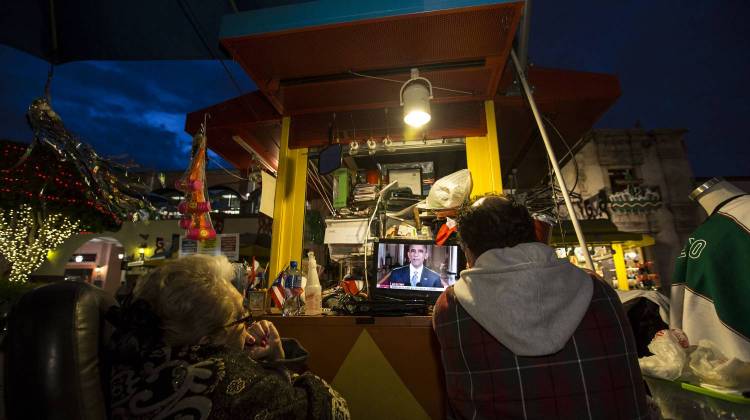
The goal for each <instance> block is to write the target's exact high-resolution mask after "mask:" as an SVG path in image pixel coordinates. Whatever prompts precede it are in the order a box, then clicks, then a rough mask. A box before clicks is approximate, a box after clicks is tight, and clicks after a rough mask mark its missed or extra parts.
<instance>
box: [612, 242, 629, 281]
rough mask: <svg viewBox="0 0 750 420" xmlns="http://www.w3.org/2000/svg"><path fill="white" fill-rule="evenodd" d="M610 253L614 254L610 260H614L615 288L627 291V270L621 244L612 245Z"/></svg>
mask: <svg viewBox="0 0 750 420" xmlns="http://www.w3.org/2000/svg"><path fill="white" fill-rule="evenodd" d="M612 251H613V252H614V255H612V258H613V259H614V260H615V273H616V274H617V288H618V289H620V290H629V289H630V286H629V285H628V269H627V266H626V265H625V252H624V251H623V249H622V244H612Z"/></svg>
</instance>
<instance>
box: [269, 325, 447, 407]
mask: <svg viewBox="0 0 750 420" xmlns="http://www.w3.org/2000/svg"><path fill="white" fill-rule="evenodd" d="M266 319H269V320H271V321H272V322H273V323H274V324H275V325H276V327H277V329H278V330H279V333H280V334H281V335H282V336H283V337H293V338H296V339H297V340H299V342H300V343H301V344H302V345H303V346H304V347H305V348H306V349H307V350H308V351H309V352H310V358H309V360H308V367H309V368H310V371H312V372H313V373H315V374H316V375H318V376H320V377H321V378H323V379H325V380H326V381H327V382H329V383H331V384H332V385H333V387H334V388H335V389H336V390H337V391H339V392H340V393H341V394H342V395H343V396H344V397H345V398H346V399H347V401H348V403H349V409H350V410H351V413H352V418H353V419H389V420H395V419H426V418H433V419H442V418H444V417H445V406H444V404H445V385H444V377H443V370H442V365H441V361H440V347H439V345H438V343H437V339H436V338H435V334H434V333H433V331H432V318H431V317H429V316H406V317H379V318H373V317H354V316H309V317H280V316H269V317H267V318H266Z"/></svg>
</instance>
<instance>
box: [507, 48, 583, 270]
mask: <svg viewBox="0 0 750 420" xmlns="http://www.w3.org/2000/svg"><path fill="white" fill-rule="evenodd" d="M510 57H511V59H512V60H513V65H514V66H515V67H516V72H517V73H518V79H519V80H520V81H521V85H522V86H523V91H524V92H525V93H526V99H528V101H529V106H530V107H531V112H532V113H533V114H534V119H535V120H536V125H537V126H539V132H540V133H541V135H542V140H543V141H544V147H545V148H546V149H547V155H548V156H549V160H550V162H552V168H553V169H554V170H555V177H556V178H557V183H558V185H560V189H561V190H562V195H563V199H564V200H565V207H566V208H567V209H568V215H569V216H570V221H571V222H572V223H573V229H574V230H575V232H576V236H577V237H578V243H579V244H580V246H581V250H582V251H583V257H584V258H585V259H586V265H587V266H588V268H589V269H590V270H592V271H593V270H594V262H593V261H592V260H591V255H589V249H588V247H587V246H586V238H584V237H583V231H582V230H581V225H580V224H579V223H578V218H576V213H575V210H574V209H573V203H572V202H571V201H570V195H569V194H568V187H567V186H566V185H565V180H564V179H563V176H562V172H561V171H560V165H559V164H558V163H557V158H556V157H555V151H554V150H552V144H551V143H550V141H549V136H547V130H546V129H545V128H544V123H543V122H542V117H541V116H540V115H539V110H538V109H537V107H536V102H534V96H533V95H532V94H531V89H530V88H529V83H528V82H527V81H526V74H525V72H524V71H523V69H522V68H521V63H520V62H519V61H518V57H517V56H516V51H515V50H512V49H511V50H510ZM572 158H573V159H575V156H573V157H572Z"/></svg>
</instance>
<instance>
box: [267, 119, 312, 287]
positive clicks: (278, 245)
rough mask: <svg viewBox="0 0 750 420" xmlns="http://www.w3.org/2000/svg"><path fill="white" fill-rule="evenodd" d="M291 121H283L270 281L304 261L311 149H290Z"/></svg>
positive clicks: (274, 210) (272, 236) (274, 209)
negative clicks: (308, 154) (308, 160)
mask: <svg viewBox="0 0 750 420" xmlns="http://www.w3.org/2000/svg"><path fill="white" fill-rule="evenodd" d="M290 123H291V120H290V118H289V117H284V118H283V119H282V120H281V139H280V144H279V167H278V173H277V177H276V195H275V197H274V208H273V232H272V234H271V262H270V265H269V268H268V269H269V270H270V272H269V276H268V277H269V278H268V280H269V282H270V281H273V279H274V277H275V276H276V274H278V273H279V272H280V271H281V270H283V269H284V267H286V265H287V264H288V263H289V261H290V260H299V259H300V258H302V228H303V225H304V222H305V191H306V189H307V149H289V126H290Z"/></svg>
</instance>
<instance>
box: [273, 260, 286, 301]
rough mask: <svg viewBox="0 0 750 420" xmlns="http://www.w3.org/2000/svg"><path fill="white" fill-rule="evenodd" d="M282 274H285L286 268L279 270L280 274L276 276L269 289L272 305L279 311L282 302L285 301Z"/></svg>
mask: <svg viewBox="0 0 750 420" xmlns="http://www.w3.org/2000/svg"><path fill="white" fill-rule="evenodd" d="M284 273H286V268H284V269H283V270H281V273H279V275H278V276H276V279H274V281H273V283H272V284H271V289H270V293H271V299H273V303H274V305H275V306H276V307H277V308H279V309H281V307H282V306H284V301H285V300H286V299H285V297H284V296H285V295H284Z"/></svg>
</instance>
